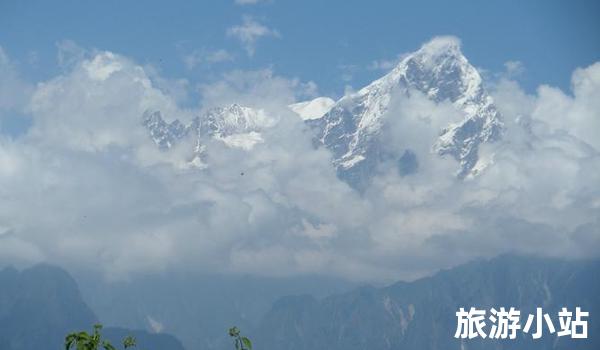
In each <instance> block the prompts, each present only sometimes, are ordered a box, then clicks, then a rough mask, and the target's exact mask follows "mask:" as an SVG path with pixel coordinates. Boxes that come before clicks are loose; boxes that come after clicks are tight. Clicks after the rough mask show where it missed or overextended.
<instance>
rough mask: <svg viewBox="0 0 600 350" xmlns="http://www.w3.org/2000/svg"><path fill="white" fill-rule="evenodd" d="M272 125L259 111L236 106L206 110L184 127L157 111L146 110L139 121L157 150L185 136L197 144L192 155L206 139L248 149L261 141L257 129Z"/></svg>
mask: <svg viewBox="0 0 600 350" xmlns="http://www.w3.org/2000/svg"><path fill="white" fill-rule="evenodd" d="M274 123H275V120H274V119H273V118H270V117H269V116H267V114H266V113H265V112H264V111H263V110H261V109H253V108H249V107H243V106H240V105H237V104H232V105H230V106H227V107H218V108H213V109H210V110H208V111H207V112H206V113H205V114H203V115H202V116H198V117H195V118H194V119H193V120H192V121H191V123H189V124H187V125H186V124H183V123H182V122H180V121H179V120H178V119H175V120H174V121H172V122H170V123H169V122H166V121H165V120H164V119H163V117H162V114H161V112H160V111H147V112H146V113H145V114H144V116H143V119H142V124H143V125H144V126H145V127H146V129H147V130H148V133H149V134H150V137H151V138H152V140H153V141H154V142H155V143H156V145H157V146H158V147H159V148H161V149H168V148H171V147H172V146H173V145H175V144H176V143H177V142H179V141H181V140H182V139H184V138H186V137H193V138H195V140H196V145H197V146H196V149H195V150H194V152H195V153H196V154H199V153H201V152H202V140H203V139H207V138H215V139H218V140H221V141H223V142H224V143H225V144H227V145H228V146H231V147H236V148H243V149H247V150H249V149H252V147H253V146H254V145H255V144H257V143H259V142H262V138H261V136H260V130H262V129H264V128H268V127H270V126H272V125H273V124H274Z"/></svg>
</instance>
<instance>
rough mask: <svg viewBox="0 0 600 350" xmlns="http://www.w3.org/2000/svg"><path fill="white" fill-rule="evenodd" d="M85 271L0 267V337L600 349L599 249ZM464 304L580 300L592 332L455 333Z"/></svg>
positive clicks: (268, 346)
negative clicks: (348, 268)
mask: <svg viewBox="0 0 600 350" xmlns="http://www.w3.org/2000/svg"><path fill="white" fill-rule="evenodd" d="M89 277H90V276H88V278H85V277H83V276H82V277H80V278H79V281H80V284H81V285H83V286H84V288H83V294H81V293H80V292H79V289H78V286H77V284H76V283H75V281H74V280H73V278H72V277H71V276H70V275H69V274H68V273H67V272H66V271H64V270H62V269H60V268H57V267H52V266H48V265H39V266H35V267H33V268H30V269H26V270H23V271H21V272H19V271H17V270H15V269H13V268H5V269H4V270H2V271H0V282H1V283H0V325H1V326H2V327H1V328H0V349H3V350H4V349H6V350H16V349H59V348H61V347H62V341H63V337H64V335H65V334H66V333H67V332H70V331H74V330H83V329H90V327H91V326H92V324H94V323H96V322H98V321H100V322H103V323H104V324H105V325H107V326H109V328H107V329H106V330H105V334H106V335H107V336H108V337H109V338H111V339H113V340H115V341H117V340H118V339H120V338H122V337H123V336H124V335H126V334H133V335H134V336H136V338H137V339H138V343H139V344H140V348H142V349H163V350H170V349H183V347H182V345H181V343H180V342H179V341H178V340H177V339H176V338H174V337H173V336H170V335H168V334H169V333H170V334H173V335H175V336H176V337H177V338H179V339H182V340H184V342H183V343H184V344H185V346H186V348H187V349H188V350H189V349H229V348H230V347H231V341H230V339H228V337H227V335H226V329H227V327H228V326H231V325H234V324H236V325H238V326H241V327H242V329H243V330H244V333H245V334H247V335H249V336H250V337H252V339H253V340H254V343H255V348H256V349H264V350H276V349H290V350H295V349H311V350H320V349H322V350H326V349H376V350H379V349H381V350H384V349H491V348H493V349H549V348H555V349H597V347H598V345H599V344H600V343H599V341H600V338H598V334H599V333H598V332H599V331H600V327H599V323H598V322H595V318H596V316H595V315H598V314H599V312H600V303H599V300H598V295H600V261H597V260H596V261H565V260H560V259H541V258H533V257H522V256H514V255H505V256H501V257H498V258H494V259H491V260H479V261H474V262H471V263H468V264H465V265H462V266H459V267H456V268H453V269H450V270H445V271H441V272H439V273H437V274H435V275H433V276H432V277H427V278H423V279H419V280H416V281H414V282H398V283H395V284H392V285H390V286H387V287H381V288H376V287H370V286H364V287H352V285H351V284H348V283H343V282H342V281H339V280H334V279H327V278H323V277H321V278H317V277H300V278H281V279H277V278H256V277H249V276H245V277H244V276H229V277H227V276H221V277H215V276H212V277H211V276H198V275H195V274H188V275H179V276H169V275H164V276H162V277H157V276H154V277H146V278H138V279H137V280H135V281H129V282H121V283H117V284H114V283H110V282H102V280H97V279H90V278H89ZM344 290H346V291H344ZM84 300H85V301H84ZM86 302H87V304H86ZM88 305H91V306H92V309H90V307H89V306H88ZM470 306H475V307H477V308H480V309H486V310H489V309H490V308H491V307H501V306H505V307H509V306H514V307H516V308H517V309H519V310H521V313H522V316H521V322H524V321H525V319H526V315H527V314H528V313H534V311H533V310H534V308H535V307H543V309H544V312H548V313H549V314H551V315H553V318H554V322H555V323H556V325H555V326H556V327H557V328H558V327H559V326H558V321H557V318H556V313H557V312H558V310H559V309H560V308H561V307H568V308H569V309H572V310H574V308H575V307H576V306H579V307H581V308H582V309H583V310H585V311H588V312H589V313H590V318H589V319H588V327H589V328H588V334H589V338H588V339H587V340H571V339H569V338H557V337H556V334H548V331H547V329H546V332H545V334H544V336H543V337H542V339H541V340H535V341H534V340H533V339H532V338H531V333H530V334H524V333H519V336H518V338H517V339H516V340H503V341H492V340H482V339H473V340H460V339H455V338H454V337H453V335H454V332H455V330H456V322H457V321H456V317H455V314H454V313H455V312H456V310H458V308H459V307H466V308H468V307H470ZM92 310H93V311H92ZM94 311H96V312H97V315H99V316H98V317H97V316H96V314H95V313H94ZM114 327H118V328H114ZM142 327H143V328H145V330H143V331H139V330H138V331H135V330H131V328H142Z"/></svg>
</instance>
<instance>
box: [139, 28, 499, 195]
mask: <svg viewBox="0 0 600 350" xmlns="http://www.w3.org/2000/svg"><path fill="white" fill-rule="evenodd" d="M413 91H418V92H420V93H422V94H423V95H425V96H426V97H427V98H428V99H430V100H432V101H434V102H436V103H437V102H443V101H449V102H450V103H451V104H452V105H453V107H454V108H455V109H456V110H457V111H458V112H459V113H460V114H461V115H462V119H461V120H459V121H457V122H455V123H453V124H450V125H447V126H445V127H443V128H442V129H441V130H436V132H439V137H438V138H437V139H434V140H431V151H432V152H434V153H437V154H439V155H441V156H443V155H450V156H451V157H454V158H455V159H456V160H457V161H458V162H459V163H460V166H459V167H458V168H457V174H458V176H459V177H465V176H468V175H476V174H477V172H478V171H481V169H483V168H484V164H478V160H479V158H478V149H479V146H480V145H481V144H482V143H486V142H493V141H495V140H497V139H499V138H500V136H501V134H502V130H503V123H502V118H501V116H500V113H499V112H498V110H497V109H496V107H495V106H494V102H493V100H492V98H491V97H490V95H488V94H487V92H486V91H485V89H484V88H483V84H482V79H481V76H480V75H479V73H478V72H477V70H476V69H475V68H474V67H473V66H472V65H471V64H470V63H469V62H468V60H467V59H466V58H465V56H464V55H463V54H462V52H461V50H460V42H459V40H458V39H456V38H453V37H438V38H435V39H433V40H432V41H430V42H428V43H426V44H425V45H423V46H422V47H421V48H420V49H419V50H418V51H416V52H414V53H411V54H409V55H406V56H405V57H404V58H403V59H402V60H401V61H400V62H399V63H398V65H397V66H396V67H395V68H394V69H392V71H390V72H389V73H388V74H386V75H385V76H383V77H382V78H380V79H377V80H375V81H374V82H372V83H371V84H369V85H367V86H366V87H364V88H362V89H360V90H359V91H358V92H355V93H352V94H349V95H346V96H344V97H342V98H341V99H340V100H338V101H337V102H334V101H333V100H331V99H329V98H325V97H320V98H316V99H314V100H311V101H306V102H301V103H296V104H292V105H290V109H292V110H293V111H295V112H296V113H297V114H298V115H300V116H301V117H302V118H303V119H304V120H305V122H306V123H308V124H309V125H310V126H312V127H314V128H315V129H316V130H317V140H316V141H317V143H320V144H322V145H325V146H326V147H327V148H329V149H330V150H331V151H332V153H333V157H334V161H333V163H334V166H335V167H336V168H337V170H338V174H339V175H340V177H341V178H343V179H344V180H346V181H348V182H349V183H350V184H352V185H354V186H356V187H361V186H363V185H366V184H367V183H368V180H369V178H370V177H371V176H372V175H373V173H374V170H373V169H376V167H377V164H378V162H379V161H380V160H381V159H383V158H385V159H389V158H390V157H396V158H395V160H396V161H397V162H398V163H399V167H400V168H402V167H404V168H407V167H408V168H411V167H413V166H412V165H411V164H410V163H414V164H417V163H418V159H415V155H414V153H411V150H410V149H408V150H405V151H404V152H403V153H399V154H396V155H389V154H386V152H387V151H386V150H385V144H384V141H383V140H382V137H381V135H382V132H383V130H385V129H386V125H387V124H386V123H387V122H388V121H389V120H390V118H393V115H392V113H387V112H388V110H389V107H390V104H391V102H392V99H393V97H394V96H396V95H397V94H404V95H406V96H408V95H410V94H411V93H412V92H413ZM276 122H277V120H276V119H274V118H272V117H271V116H268V115H267V114H266V113H265V112H264V111H263V110H257V109H252V108H249V107H243V106H240V105H237V104H233V105H230V106H228V107H224V108H214V109H211V110H209V111H208V112H207V113H205V114H204V115H202V116H200V117H196V118H195V119H193V121H192V122H191V123H190V124H187V125H185V124H183V123H181V122H180V121H179V120H175V121H173V122H170V123H167V122H166V121H164V120H163V118H162V116H161V114H160V112H157V111H156V112H148V113H146V114H145V116H144V118H143V124H144V125H145V127H146V128H147V129H148V131H149V133H150V136H151V137H152V139H153V140H154V142H155V143H156V144H157V145H158V146H159V147H160V148H162V149H166V148H170V147H171V146H172V145H174V144H175V143H176V142H177V141H178V140H181V139H182V138H185V137H188V135H193V137H195V138H196V139H197V140H198V141H197V146H196V149H195V153H196V154H200V153H201V152H202V143H203V141H202V139H203V138H207V137H212V138H215V139H218V140H221V141H223V142H225V143H226V144H227V145H229V146H231V147H236V148H243V149H246V150H250V149H252V147H253V146H254V145H255V144H257V143H260V142H263V139H262V137H261V134H260V131H261V130H264V129H265V128H268V127H271V126H273V125H275V124H276ZM392 136H393V135H392ZM401 163H409V164H408V165H407V164H401ZM480 163H483V162H480Z"/></svg>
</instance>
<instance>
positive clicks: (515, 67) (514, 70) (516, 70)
mask: <svg viewBox="0 0 600 350" xmlns="http://www.w3.org/2000/svg"><path fill="white" fill-rule="evenodd" d="M504 68H505V69H506V75H507V76H508V77H509V78H514V77H519V76H521V75H522V74H523V73H524V72H525V67H524V66H523V62H521V61H506V62H505V63H504Z"/></svg>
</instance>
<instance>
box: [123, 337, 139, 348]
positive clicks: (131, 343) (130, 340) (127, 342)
mask: <svg viewBox="0 0 600 350" xmlns="http://www.w3.org/2000/svg"><path fill="white" fill-rule="evenodd" d="M135 345H136V342H135V338H134V337H132V336H128V337H126V338H125V339H124V340H123V347H125V349H128V348H133V347H135Z"/></svg>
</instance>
